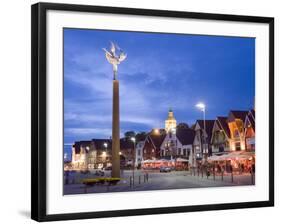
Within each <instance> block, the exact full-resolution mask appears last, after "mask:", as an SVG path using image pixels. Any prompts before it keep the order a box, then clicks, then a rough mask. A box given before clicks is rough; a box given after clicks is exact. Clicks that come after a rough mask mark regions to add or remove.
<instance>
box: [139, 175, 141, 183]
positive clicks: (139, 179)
mask: <svg viewBox="0 0 281 224" xmlns="http://www.w3.org/2000/svg"><path fill="white" fill-rule="evenodd" d="M139 184H141V176H139Z"/></svg>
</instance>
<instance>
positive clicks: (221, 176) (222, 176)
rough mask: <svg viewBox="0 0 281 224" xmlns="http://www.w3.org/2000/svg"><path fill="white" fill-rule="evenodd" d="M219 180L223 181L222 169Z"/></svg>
mask: <svg viewBox="0 0 281 224" xmlns="http://www.w3.org/2000/svg"><path fill="white" fill-rule="evenodd" d="M221 181H223V170H222V171H221Z"/></svg>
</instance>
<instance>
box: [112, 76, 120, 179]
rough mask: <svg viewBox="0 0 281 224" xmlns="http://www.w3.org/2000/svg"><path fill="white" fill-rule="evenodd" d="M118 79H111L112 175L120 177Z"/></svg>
mask: <svg viewBox="0 0 281 224" xmlns="http://www.w3.org/2000/svg"><path fill="white" fill-rule="evenodd" d="M119 153H120V121H119V81H118V80H115V79H114V80H113V110H112V173H111V176H112V177H117V178H119V177H120V154H119Z"/></svg>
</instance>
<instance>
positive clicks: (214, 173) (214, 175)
mask: <svg viewBox="0 0 281 224" xmlns="http://www.w3.org/2000/svg"><path fill="white" fill-rule="evenodd" d="M213 177H214V180H216V172H215V170H214V171H213Z"/></svg>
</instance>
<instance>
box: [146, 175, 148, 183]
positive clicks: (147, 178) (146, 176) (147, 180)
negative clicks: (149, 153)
mask: <svg viewBox="0 0 281 224" xmlns="http://www.w3.org/2000/svg"><path fill="white" fill-rule="evenodd" d="M146 180H147V182H148V173H146Z"/></svg>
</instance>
